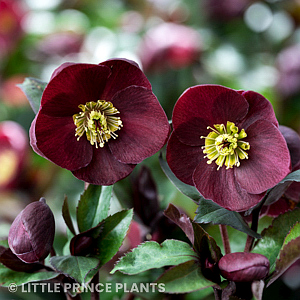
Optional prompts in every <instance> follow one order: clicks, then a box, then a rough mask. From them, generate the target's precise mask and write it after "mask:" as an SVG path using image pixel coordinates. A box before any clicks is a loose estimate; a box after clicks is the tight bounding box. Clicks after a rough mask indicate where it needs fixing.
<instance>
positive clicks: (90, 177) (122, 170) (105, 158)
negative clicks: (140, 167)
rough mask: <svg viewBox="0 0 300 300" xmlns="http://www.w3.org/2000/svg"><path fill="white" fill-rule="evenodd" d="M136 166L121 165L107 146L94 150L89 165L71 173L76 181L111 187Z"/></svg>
mask: <svg viewBox="0 0 300 300" xmlns="http://www.w3.org/2000/svg"><path fill="white" fill-rule="evenodd" d="M135 166H136V165H132V164H123V163H120V162H119V161H117V160H116V159H115V157H114V156H113V155H112V153H111V152H110V150H109V148H108V147H107V145H105V146H104V147H103V148H98V149H97V148H94V155H93V159H92V161H91V163H90V164H89V165H88V166H86V167H84V168H81V169H79V170H76V171H73V172H72V173H73V174H74V176H76V177H77V178H78V179H80V180H83V181H85V182H88V183H91V184H96V185H112V184H114V183H116V182H117V181H119V180H121V179H123V178H125V177H126V176H128V175H129V174H130V173H131V172H132V170H133V169H134V167H135Z"/></svg>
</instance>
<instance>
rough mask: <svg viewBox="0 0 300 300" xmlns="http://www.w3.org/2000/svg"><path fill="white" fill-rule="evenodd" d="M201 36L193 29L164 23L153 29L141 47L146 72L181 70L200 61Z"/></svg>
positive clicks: (147, 34)
mask: <svg viewBox="0 0 300 300" xmlns="http://www.w3.org/2000/svg"><path fill="white" fill-rule="evenodd" d="M201 48H202V47H201V41H200V36H199V34H198V33H197V31H195V30H194V29H193V28H190V27H188V26H184V25H179V24H175V23H162V24H159V25H157V26H155V27H153V28H151V29H150V30H149V31H148V32H147V33H146V35H145V37H144V39H143V41H142V44H141V46H140V58H141V62H142V66H143V69H144V70H145V71H146V72H153V71H154V72H155V71H162V70H165V69H170V68H172V69H179V68H183V67H186V66H188V65H191V64H192V63H194V62H195V61H197V60H198V58H199V55H200V53H201Z"/></svg>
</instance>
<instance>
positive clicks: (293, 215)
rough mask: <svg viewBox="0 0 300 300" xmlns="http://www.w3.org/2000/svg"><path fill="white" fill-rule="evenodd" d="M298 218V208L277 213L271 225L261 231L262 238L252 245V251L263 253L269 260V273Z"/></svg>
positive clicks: (299, 218) (273, 268)
mask: <svg viewBox="0 0 300 300" xmlns="http://www.w3.org/2000/svg"><path fill="white" fill-rule="evenodd" d="M299 220H300V209H298V208H296V209H294V210H292V211H288V212H286V213H285V214H282V215H279V216H278V217H277V218H275V219H274V220H273V222H272V225H271V226H269V227H268V228H266V229H265V230H264V231H263V232H262V239H261V240H259V241H258V243H257V244H256V246H255V247H254V249H253V251H252V252H254V253H260V254H262V255H265V256H266V257H267V258H268V259H269V261H270V273H272V272H273V271H275V262H276V259H277V257H278V256H279V253H280V250H281V248H282V246H283V244H284V240H285V238H286V236H287V235H288V234H289V232H290V231H291V229H292V228H293V227H294V225H295V224H296V223H297V222H298V221H299Z"/></svg>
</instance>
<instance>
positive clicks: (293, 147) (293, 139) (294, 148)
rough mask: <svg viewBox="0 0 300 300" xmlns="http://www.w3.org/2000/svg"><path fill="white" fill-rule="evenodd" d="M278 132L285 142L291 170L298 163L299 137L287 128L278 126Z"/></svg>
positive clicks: (299, 160) (299, 156)
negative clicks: (289, 156) (288, 152)
mask: <svg viewBox="0 0 300 300" xmlns="http://www.w3.org/2000/svg"><path fill="white" fill-rule="evenodd" d="M279 130H280V132H281V134H282V135H283V137H284V139H285V140H286V143H287V146H288V149H289V151H290V155H291V162H292V168H294V167H295V166H296V164H297V163H298V162H300V136H299V134H298V133H297V132H296V131H295V130H293V129H292V128H289V127H287V126H282V125H280V126H279Z"/></svg>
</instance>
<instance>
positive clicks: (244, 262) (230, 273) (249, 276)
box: [218, 252, 270, 282]
mask: <svg viewBox="0 0 300 300" xmlns="http://www.w3.org/2000/svg"><path fill="white" fill-rule="evenodd" d="M218 265H219V269H220V273H221V275H222V276H223V277H224V278H226V279H228V280H230V281H235V282H251V281H255V280H261V279H263V278H265V277H266V276H267V275H268V273H269V269H270V262H269V260H268V259H267V258H266V257H265V256H264V255H261V254H258V253H246V252H235V253H229V254H226V255H225V256H223V257H222V258H221V259H220V260H219V263H218Z"/></svg>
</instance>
